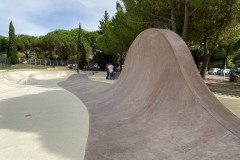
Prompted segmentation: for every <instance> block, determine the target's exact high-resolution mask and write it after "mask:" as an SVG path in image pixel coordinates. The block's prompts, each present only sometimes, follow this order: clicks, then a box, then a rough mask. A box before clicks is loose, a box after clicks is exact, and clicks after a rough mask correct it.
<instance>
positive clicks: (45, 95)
mask: <svg viewBox="0 0 240 160" xmlns="http://www.w3.org/2000/svg"><path fill="white" fill-rule="evenodd" d="M60 80H62V79H61V78H60V79H58V80H56V79H50V80H40V81H39V83H38V84H36V85H34V86H29V87H25V88H21V89H18V90H14V91H11V92H7V93H3V94H1V98H0V138H1V142H0V147H1V148H0V150H1V151H0V159H2V158H3V159H9V157H11V158H12V159H14V158H15V159H35V160H36V159H51V158H53V157H56V158H55V159H71V160H79V159H83V158H84V153H85V145H86V141H87V137H88V128H89V116H88V111H87V109H86V108H85V106H84V104H83V103H82V102H81V101H80V100H79V99H78V98H77V97H75V96H74V95H73V94H71V93H70V92H68V91H66V90H64V89H62V88H60V87H58V86H57V85H56V82H59V81H60ZM52 84H55V85H52ZM10 148H11V149H10ZM1 153H4V154H1ZM1 155H2V156H1Z"/></svg>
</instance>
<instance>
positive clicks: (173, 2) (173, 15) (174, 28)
mask: <svg viewBox="0 0 240 160" xmlns="http://www.w3.org/2000/svg"><path fill="white" fill-rule="evenodd" d="M170 3H171V23H172V31H173V32H175V33H177V26H176V15H175V0H171V2H170Z"/></svg>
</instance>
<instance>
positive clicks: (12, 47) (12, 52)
mask: <svg viewBox="0 0 240 160" xmlns="http://www.w3.org/2000/svg"><path fill="white" fill-rule="evenodd" d="M9 56H10V57H11V63H12V64H16V63H17V62H18V57H17V45H16V38H15V30H14V27H13V24H12V21H11V22H10V24H9Z"/></svg>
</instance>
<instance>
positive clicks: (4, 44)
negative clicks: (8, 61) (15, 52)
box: [0, 36, 8, 58]
mask: <svg viewBox="0 0 240 160" xmlns="http://www.w3.org/2000/svg"><path fill="white" fill-rule="evenodd" d="M7 48H8V39H7V38H6V37H3V36H0V55H1V53H6V51H7ZM0 58H1V57H0Z"/></svg>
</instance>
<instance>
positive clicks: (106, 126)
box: [0, 29, 240, 160]
mask: <svg viewBox="0 0 240 160" xmlns="http://www.w3.org/2000/svg"><path fill="white" fill-rule="evenodd" d="M99 75H100V74H99ZM0 82H1V83H0V89H1V90H0V94H1V96H0V138H1V142H0V159H10V160H11V159H23V160H25V159H36V160H37V159H39V160H40V159H50V160H55V159H56V160H57V159H58V160H59V159H61V160H65V159H66V160H67V159H69V160H79V159H85V160H112V159H114V160H132V159H134V160H148V159H149V160H150V159H151V160H159V159H166V160H167V159H169V160H187V159H199V160H200V159H201V160H202V159H213V160H226V159H230V160H238V159H239V157H240V119H239V118H237V116H235V115H234V114H233V113H232V112H230V111H229V110H228V109H227V108H226V107H225V106H224V105H223V104H222V103H221V102H220V101H219V100H218V99H217V98H216V97H215V95H214V94H213V93H212V92H211V91H210V90H209V89H208V88H207V86H206V85H205V84H204V82H203V80H202V79H201V77H200V75H199V73H198V71H197V69H196V67H195V64H194V62H193V60H192V57H191V54H190V51H189V49H188V47H187V46H186V44H185V43H184V42H183V40H182V39H181V38H180V37H178V36H177V35H176V34H175V33H173V32H171V31H169V30H159V29H148V30H146V31H144V32H142V33H141V34H140V35H139V36H138V37H137V38H136V39H135V41H134V42H133V44H132V45H131V47H130V49H129V51H128V53H127V57H126V60H125V63H124V69H123V71H122V73H121V75H120V77H119V78H118V80H117V81H111V82H110V81H106V80H104V77H102V76H101V75H100V76H99V77H98V76H97V75H96V76H91V77H90V78H89V77H88V76H87V75H86V74H85V73H82V72H80V73H79V74H77V73H76V72H72V71H39V70H34V71H28V70H27V71H24V70H22V71H16V70H15V71H0ZM105 82H110V83H105ZM224 98H226V97H222V99H221V97H220V98H219V99H220V100H222V101H224V100H223V99H224ZM228 102H229V101H227V100H226V99H225V102H224V103H226V104H225V105H227V103H228ZM231 102H232V100H231ZM238 104H239V101H237V103H236V104H235V105H238ZM232 105H233V104H232Z"/></svg>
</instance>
